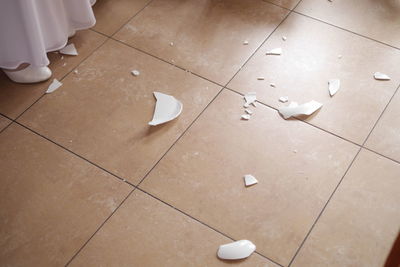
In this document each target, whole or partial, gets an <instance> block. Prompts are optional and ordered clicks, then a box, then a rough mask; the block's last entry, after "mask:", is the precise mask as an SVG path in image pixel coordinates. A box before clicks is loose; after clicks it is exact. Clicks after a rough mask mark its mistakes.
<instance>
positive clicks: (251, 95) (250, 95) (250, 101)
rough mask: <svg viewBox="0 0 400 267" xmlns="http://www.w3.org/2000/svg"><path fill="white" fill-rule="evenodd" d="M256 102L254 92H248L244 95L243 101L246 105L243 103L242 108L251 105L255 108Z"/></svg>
mask: <svg viewBox="0 0 400 267" xmlns="http://www.w3.org/2000/svg"><path fill="white" fill-rule="evenodd" d="M256 100H257V94H256V92H249V93H247V94H245V95H244V101H246V103H244V107H245V108H248V107H249V106H250V104H252V105H253V106H256V103H255V102H256Z"/></svg>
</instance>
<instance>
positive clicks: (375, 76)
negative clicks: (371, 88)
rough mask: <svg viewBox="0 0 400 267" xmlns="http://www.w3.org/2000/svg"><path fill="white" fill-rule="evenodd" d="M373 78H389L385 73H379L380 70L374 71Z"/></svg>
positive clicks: (387, 79)
mask: <svg viewBox="0 0 400 267" xmlns="http://www.w3.org/2000/svg"><path fill="white" fill-rule="evenodd" d="M374 78H375V79H376V80H381V81H389V80H390V77H389V76H387V75H386V74H384V73H381V72H375V73H374Z"/></svg>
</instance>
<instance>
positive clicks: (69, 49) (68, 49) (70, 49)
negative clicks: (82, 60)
mask: <svg viewBox="0 0 400 267" xmlns="http://www.w3.org/2000/svg"><path fill="white" fill-rule="evenodd" d="M60 53H61V54H64V55H70V56H77V55H78V51H77V50H76V48H75V45H74V44H69V45H67V46H65V47H64V48H61V50H60Z"/></svg>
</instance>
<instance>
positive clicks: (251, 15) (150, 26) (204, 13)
mask: <svg viewBox="0 0 400 267" xmlns="http://www.w3.org/2000/svg"><path fill="white" fill-rule="evenodd" d="M287 13H288V11H287V10H285V9H282V8H280V7H277V6H275V5H272V4H269V3H266V2H263V1H259V0H248V1H240V0H231V1H228V0H217V1H212V0H201V1H198V0H188V1H187V0H155V1H153V2H151V4H150V5H149V6H148V7H147V8H146V9H145V10H143V11H142V12H141V13H140V14H139V15H137V16H136V17H135V18H133V19H132V20H131V21H130V22H129V23H128V24H127V25H125V26H124V27H123V28H122V29H121V30H120V31H119V32H118V33H117V34H116V35H115V38H117V39H118V40H121V41H123V42H125V43H127V44H130V45H132V46H134V47H136V48H139V49H141V50H143V51H146V52H148V53H150V54H152V55H155V56H157V57H160V58H162V59H164V60H166V61H168V62H173V63H174V64H176V65H178V66H181V67H183V68H184V69H188V70H190V71H193V72H195V73H196V74H199V75H201V76H203V77H206V78H208V79H211V80H213V81H215V82H217V83H219V84H225V83H226V82H228V80H229V79H230V78H231V77H232V76H233V75H234V74H235V73H236V72H237V71H238V70H239V68H240V67H241V66H242V64H243V63H244V62H245V61H246V60H247V59H248V57H250V56H251V54H252V53H253V52H254V51H255V49H256V48H257V47H258V46H259V45H260V44H261V43H262V42H263V41H264V39H265V38H266V37H267V36H268V35H269V34H270V33H271V32H272V31H273V30H274V28H275V27H276V26H277V25H278V24H279V23H280V22H281V21H282V19H283V18H284V17H285V15H286V14H287ZM165 14H168V16H166V15H165ZM244 41H248V43H249V44H248V45H243V42H244ZM171 43H173V45H171Z"/></svg>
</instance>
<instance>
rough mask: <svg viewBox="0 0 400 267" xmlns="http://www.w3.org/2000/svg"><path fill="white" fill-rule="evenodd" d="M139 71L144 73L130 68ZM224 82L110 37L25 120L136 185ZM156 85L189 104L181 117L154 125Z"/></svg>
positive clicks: (157, 88) (33, 109) (46, 134)
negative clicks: (189, 70)
mask: <svg viewBox="0 0 400 267" xmlns="http://www.w3.org/2000/svg"><path fill="white" fill-rule="evenodd" d="M133 69H137V70H139V71H140V75H139V76H138V77H134V76H133V75H132V74H131V70H133ZM219 90H220V88H219V87H218V86H216V85H214V84H212V83H210V82H208V81H205V80H203V79H201V78H198V77H196V76H194V75H192V74H190V73H187V72H185V71H183V70H180V69H177V68H175V67H173V66H171V65H169V64H167V63H164V62H161V61H159V60H156V59H154V58H152V57H150V56H147V55H145V54H142V53H140V52H137V51H136V50H134V49H132V48H130V47H127V46H125V45H123V44H120V43H118V42H116V41H113V40H109V41H108V42H107V43H106V44H105V45H103V47H102V48H100V49H99V50H97V51H96V52H95V54H94V55H92V57H91V58H90V59H88V60H87V61H85V62H84V63H83V64H82V65H81V66H80V67H79V73H78V74H73V73H71V74H70V75H69V76H68V77H67V78H66V79H65V80H64V85H63V87H62V88H60V89H59V90H57V91H56V92H54V93H53V94H50V95H46V96H45V98H43V99H41V100H40V102H39V103H37V104H35V105H34V106H33V107H32V108H31V109H30V110H29V111H28V112H27V113H26V114H24V115H23V116H22V117H21V119H20V121H21V122H22V123H23V124H25V125H27V126H29V127H31V128H32V129H35V130H36V131H38V132H40V133H41V134H44V135H45V136H47V137H49V138H50V139H51V140H54V141H56V142H57V143H60V144H62V145H63V146H65V147H67V148H69V149H71V150H72V151H74V152H76V153H78V154H79V155H82V156H84V157H85V158H87V159H89V160H91V161H93V162H95V163H96V164H99V165H100V166H102V167H105V168H106V169H107V170H110V171H111V172H112V173H115V174H117V175H119V176H120V177H123V178H125V179H127V180H129V181H131V182H132V183H137V182H139V181H140V180H141V179H142V178H143V177H144V175H145V174H146V173H147V172H148V171H149V170H150V169H151V168H152V167H153V166H154V164H155V163H156V162H157V161H158V160H159V159H160V158H161V156H162V155H163V154H164V153H165V152H166V151H167V149H168V148H169V147H170V146H171V145H172V144H173V143H174V141H175V140H176V139H177V138H178V137H179V136H180V135H181V134H182V133H183V131H184V130H185V129H186V128H187V127H188V126H189V124H190V123H191V122H192V121H193V120H194V119H195V118H196V116H197V115H198V114H199V113H200V112H201V111H202V110H203V109H204V108H205V107H206V105H207V104H208V103H209V102H210V101H211V100H212V98H213V97H214V96H215V95H216V94H217V93H218V91H219ZM154 91H159V92H162V93H165V94H170V95H173V96H175V97H176V98H177V99H179V100H180V101H182V103H183V107H184V108H183V112H182V114H181V115H180V116H179V117H178V119H176V120H174V121H172V122H170V123H167V124H164V125H160V126H158V127H152V126H149V125H148V122H149V121H150V120H151V119H152V116H153V112H154V106H155V103H156V101H155V98H154V96H153V92H154Z"/></svg>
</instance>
